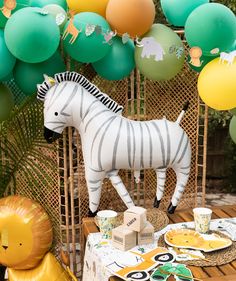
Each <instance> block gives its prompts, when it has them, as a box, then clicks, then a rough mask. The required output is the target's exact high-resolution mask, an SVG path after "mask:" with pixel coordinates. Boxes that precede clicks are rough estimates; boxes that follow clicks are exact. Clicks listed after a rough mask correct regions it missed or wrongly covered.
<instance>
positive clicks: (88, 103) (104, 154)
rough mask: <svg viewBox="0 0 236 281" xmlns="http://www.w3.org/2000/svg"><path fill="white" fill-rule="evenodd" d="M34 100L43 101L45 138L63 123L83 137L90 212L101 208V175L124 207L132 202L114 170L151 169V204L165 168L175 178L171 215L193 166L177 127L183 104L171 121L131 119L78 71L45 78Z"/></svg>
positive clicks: (160, 187) (158, 193)
mask: <svg viewBox="0 0 236 281" xmlns="http://www.w3.org/2000/svg"><path fill="white" fill-rule="evenodd" d="M38 99H40V100H42V101H44V129H45V133H44V135H45V138H46V140H47V141H48V142H49V143H51V142H53V141H54V140H56V139H57V138H58V137H59V136H60V134H61V133H62V132H63V130H64V128H65V127H68V126H73V127H75V128H76V129H77V130H78V131H79V133H80V136H81V141H82V150H83V157H84V165H85V177H86V182H87V188H88V193H89V208H90V212H91V213H92V214H94V213H95V212H96V211H97V209H98V206H99V202H100V197H101V188H102V183H103V180H104V178H106V177H107V178H109V179H110V180H111V183H112V185H113V186H114V188H115V189H116V190H117V192H118V194H119V195H120V197H121V199H122V200H123V202H124V203H125V205H126V206H127V208H129V207H132V206H133V205H134V203H133V201H132V199H131V197H130V195H129V193H128V191H127V189H126V187H125V185H124V183H123V182H122V180H121V178H120V176H119V175H118V172H119V170H120V169H130V170H133V171H134V172H135V173H136V175H137V174H139V171H140V170H143V169H155V171H156V175H157V191H156V198H155V207H158V206H159V204H160V201H161V198H162V196H163V193H164V187H165V181H166V170H167V168H169V167H170V168H172V169H173V170H174V171H175V173H176V177H177V183H176V187H175V191H174V194H173V196H172V199H171V203H170V206H169V208H168V211H169V212H170V213H173V212H174V210H175V208H176V206H177V204H178V202H179V201H180V198H181V195H182V194H183V192H184V189H185V186H186V184H187V181H188V178H189V173H190V168H191V148H190V140H189V138H188V136H187V134H186V133H185V132H184V130H183V129H182V128H181V127H180V125H179V124H180V121H181V119H182V117H183V115H184V113H185V111H186V110H187V107H188V105H186V106H184V108H183V110H182V111H181V113H180V115H179V117H178V118H177V120H176V121H175V122H172V121H168V120H166V118H163V119H161V120H150V121H134V120H129V119H128V118H125V117H123V116H122V115H121V114H118V113H120V112H121V111H122V106H120V105H118V104H117V103H116V102H115V101H114V100H112V99H111V98H110V97H109V96H107V95H106V94H104V93H102V92H101V91H100V90H99V89H98V88H97V87H96V86H95V85H93V84H92V83H90V82H89V81H88V80H87V79H86V78H85V77H83V76H82V75H80V74H78V73H76V72H65V73H59V74H56V75H55V77H54V79H52V78H49V77H47V76H45V81H44V82H43V83H42V84H41V85H38Z"/></svg>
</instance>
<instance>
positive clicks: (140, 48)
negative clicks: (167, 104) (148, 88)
mask: <svg viewBox="0 0 236 281" xmlns="http://www.w3.org/2000/svg"><path fill="white" fill-rule="evenodd" d="M138 42H139V43H138V44H137V45H136V47H135V62H136V66H137V68H138V69H139V70H140V72H141V73H142V74H143V75H144V76H146V77H147V78H149V79H151V80H154V81H161V80H169V79H171V78H173V77H174V76H175V75H176V74H178V73H179V72H180V71H181V69H182V67H183V64H184V45H183V43H182V41H181V39H180V37H179V36H178V35H177V34H176V33H175V32H174V31H173V30H171V29H170V28H169V27H167V26H165V25H163V24H154V25H153V26H152V27H151V29H150V30H149V31H148V32H147V33H146V34H144V35H143V36H142V38H141V39H140V40H139V41H138Z"/></svg>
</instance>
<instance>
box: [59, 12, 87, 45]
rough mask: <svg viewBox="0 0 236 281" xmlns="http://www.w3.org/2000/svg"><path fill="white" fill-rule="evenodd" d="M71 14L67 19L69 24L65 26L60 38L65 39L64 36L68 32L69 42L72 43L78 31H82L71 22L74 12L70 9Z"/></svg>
mask: <svg viewBox="0 0 236 281" xmlns="http://www.w3.org/2000/svg"><path fill="white" fill-rule="evenodd" d="M69 13H70V15H71V18H70V20H69V24H68V26H67V27H66V29H65V31H64V33H63V35H62V39H63V40H65V39H66V37H67V36H68V35H69V34H70V35H71V39H70V41H69V42H70V44H73V43H74V42H75V40H76V39H77V37H78V35H79V33H80V32H82V29H77V28H76V27H75V25H74V23H73V21H74V12H73V11H70V12H69Z"/></svg>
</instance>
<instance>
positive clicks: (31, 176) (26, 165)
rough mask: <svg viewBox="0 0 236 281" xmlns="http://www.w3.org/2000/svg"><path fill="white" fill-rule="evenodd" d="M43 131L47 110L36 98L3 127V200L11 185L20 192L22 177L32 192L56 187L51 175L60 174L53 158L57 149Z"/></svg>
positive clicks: (0, 132)
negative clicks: (50, 143)
mask: <svg viewBox="0 0 236 281" xmlns="http://www.w3.org/2000/svg"><path fill="white" fill-rule="evenodd" d="M42 129H43V108H42V104H41V103H39V102H38V101H36V98H35V96H33V97H30V98H28V99H27V100H26V101H25V103H24V104H23V105H21V106H20V107H19V108H18V109H16V110H15V112H14V113H13V114H12V117H11V118H10V119H9V120H7V121H5V122H2V123H1V124H0V197H1V196H3V194H4V192H5V191H6V190H7V189H8V188H9V186H10V185H11V188H12V186H13V188H16V185H17V177H18V179H19V176H20V177H25V179H26V182H27V185H28V187H29V188H30V187H34V186H36V185H39V184H42V185H44V187H45V186H48V188H50V187H51V186H53V179H52V178H51V177H50V176H48V174H49V173H48V171H50V172H52V173H56V172H57V162H56V159H55V157H52V155H54V156H55V153H56V146H55V145H54V146H53V145H48V144H47V143H46V142H45V140H44V137H43V131H42ZM42 167H44V168H42Z"/></svg>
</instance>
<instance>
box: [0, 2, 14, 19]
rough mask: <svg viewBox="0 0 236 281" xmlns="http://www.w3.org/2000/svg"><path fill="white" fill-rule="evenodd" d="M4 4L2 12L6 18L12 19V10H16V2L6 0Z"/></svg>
mask: <svg viewBox="0 0 236 281" xmlns="http://www.w3.org/2000/svg"><path fill="white" fill-rule="evenodd" d="M3 4H4V5H3V7H2V8H1V9H0V10H1V11H2V13H3V15H4V16H5V17H6V18H10V16H11V13H12V10H14V9H15V8H16V0H4V2H3Z"/></svg>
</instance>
